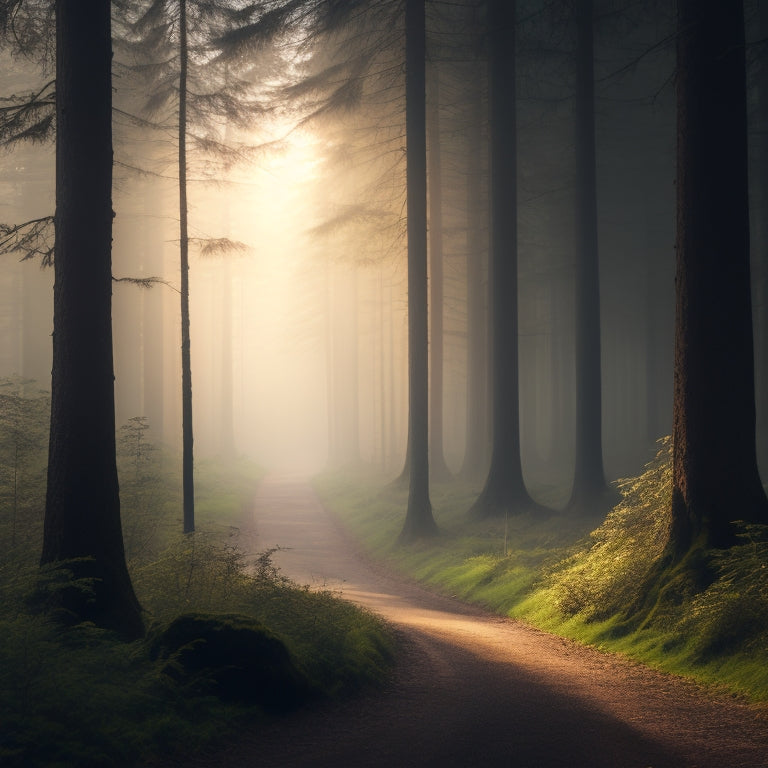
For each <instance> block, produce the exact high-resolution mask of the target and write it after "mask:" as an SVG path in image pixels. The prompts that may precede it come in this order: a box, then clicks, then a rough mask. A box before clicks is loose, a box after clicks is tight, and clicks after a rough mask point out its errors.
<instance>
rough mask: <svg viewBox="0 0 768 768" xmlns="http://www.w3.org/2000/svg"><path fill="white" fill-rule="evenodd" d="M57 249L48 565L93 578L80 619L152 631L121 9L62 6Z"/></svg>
mask: <svg viewBox="0 0 768 768" xmlns="http://www.w3.org/2000/svg"><path fill="white" fill-rule="evenodd" d="M56 41H57V42H56V253H55V286H54V310H53V312H54V336H53V369H52V382H51V384H52V392H51V434H50V445H49V455H48V488H47V495H46V506H45V526H44V538H43V550H42V556H41V564H48V563H55V562H58V561H68V560H71V559H73V558H83V559H80V560H78V561H77V562H75V563H71V564H70V563H65V565H66V566H67V567H70V568H71V569H72V571H73V573H74V575H75V577H77V578H90V579H93V595H92V599H89V596H87V595H84V594H83V593H82V592H80V591H79V590H77V589H76V588H72V589H70V590H68V591H67V592H66V593H65V594H64V595H62V600H63V607H64V608H65V609H66V610H68V611H69V612H71V613H70V617H71V618H72V619H73V620H75V621H78V620H86V621H93V622H94V623H95V624H97V625H98V626H102V627H106V628H108V629H112V630H115V631H117V632H118V633H120V634H121V635H123V636H125V637H127V638H136V637H140V636H141V635H142V634H143V632H144V627H143V623H142V618H141V609H140V607H139V603H138V601H137V599H136V596H135V594H134V592H133V587H132V585H131V580H130V577H129V575H128V570H127V568H126V564H125V552H124V549H123V537H122V530H121V525H120V497H119V491H118V483H117V466H116V462H115V399H114V374H113V362H112V318H111V311H112V306H111V305H112V265H111V247H112V125H111V121H112V114H111V105H112V80H111V65H112V44H111V38H110V4H109V3H108V2H106V0H102V2H91V3H89V4H88V11H87V13H83V6H82V2H78V0H58V2H57V3H56Z"/></svg>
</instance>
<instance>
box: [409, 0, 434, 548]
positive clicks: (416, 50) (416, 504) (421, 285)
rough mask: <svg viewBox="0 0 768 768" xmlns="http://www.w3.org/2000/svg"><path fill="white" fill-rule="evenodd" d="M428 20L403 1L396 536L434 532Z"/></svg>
mask: <svg viewBox="0 0 768 768" xmlns="http://www.w3.org/2000/svg"><path fill="white" fill-rule="evenodd" d="M425 66H426V21H425V7H424V0H406V3H405V114H406V117H405V123H406V126H405V133H406V142H407V152H408V154H407V164H408V165H407V172H406V174H407V179H406V185H407V195H408V203H407V213H408V409H409V410H408V469H409V482H408V509H407V512H406V515H405V523H404V524H403V530H402V531H401V533H400V540H401V541H407V540H410V539H414V538H419V537H424V536H432V535H434V534H435V533H436V532H437V525H436V524H435V520H434V518H433V517H432V502H431V501H430V498H429V382H428V367H427V356H428V341H427V337H428V330H427V326H428V318H427V132H426V104H425V102H426V80H425Z"/></svg>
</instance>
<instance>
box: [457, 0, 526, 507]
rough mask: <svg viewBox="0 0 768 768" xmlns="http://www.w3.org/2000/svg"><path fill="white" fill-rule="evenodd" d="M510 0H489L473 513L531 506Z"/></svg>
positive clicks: (513, 36)
mask: <svg viewBox="0 0 768 768" xmlns="http://www.w3.org/2000/svg"><path fill="white" fill-rule="evenodd" d="M515 5H516V4H515V2H513V1H512V0H491V2H490V5H489V10H488V15H489V18H488V25H489V37H490V61H491V66H490V113H491V119H490V126H491V128H490V130H491V257H490V269H489V280H490V281H491V290H492V297H491V318H492V323H493V329H492V335H493V338H492V346H493V352H492V360H491V370H492V377H493V384H492V386H493V405H492V408H493V448H492V451H493V452H492V455H491V467H490V470H489V472H488V477H487V479H486V481H485V487H484V488H483V491H482V493H481V494H480V496H479V498H478V499H477V501H476V502H475V504H474V505H473V507H472V509H471V510H470V514H472V515H473V516H476V517H480V518H482V517H489V516H493V515H505V514H508V513H516V512H520V511H522V510H523V509H524V508H530V507H532V506H534V502H533V500H532V499H531V498H530V496H529V495H528V492H527V490H526V488H525V483H524V482H523V470H522V462H521V456H520V411H519V408H520V405H519V401H520V394H519V393H520V388H519V363H518V301H517V125H516V106H515Z"/></svg>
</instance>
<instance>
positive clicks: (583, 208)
mask: <svg viewBox="0 0 768 768" xmlns="http://www.w3.org/2000/svg"><path fill="white" fill-rule="evenodd" d="M574 8H575V14H576V441H575V443H576V444H575V449H576V462H575V468H574V477H573V490H572V491H571V498H570V502H569V506H570V507H581V506H582V505H589V503H590V502H591V501H593V500H594V499H595V498H597V497H599V496H601V495H602V494H603V493H604V491H605V490H606V485H605V475H604V472H603V447H602V394H601V371H600V267H599V260H598V242H597V180H596V173H595V87H594V52H593V40H592V36H593V35H592V25H593V19H592V0H578V2H576V3H574Z"/></svg>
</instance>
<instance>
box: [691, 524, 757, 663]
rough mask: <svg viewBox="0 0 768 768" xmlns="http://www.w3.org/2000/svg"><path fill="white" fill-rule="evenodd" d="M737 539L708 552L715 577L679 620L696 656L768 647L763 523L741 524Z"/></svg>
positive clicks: (711, 655)
mask: <svg viewBox="0 0 768 768" xmlns="http://www.w3.org/2000/svg"><path fill="white" fill-rule="evenodd" d="M739 538H740V539H741V541H742V543H741V544H739V545H737V546H734V547H731V548H730V549H725V550H718V551H715V552H713V553H712V563H713V565H714V567H715V570H716V573H717V576H718V577H717V579H715V581H714V582H713V583H712V584H711V585H710V586H709V587H708V588H707V589H706V590H704V592H702V593H701V594H699V595H697V596H696V597H695V598H694V599H693V601H692V603H691V606H690V610H689V611H688V612H687V614H686V615H685V616H684V617H683V618H682V620H680V622H679V625H678V631H679V632H680V634H682V635H684V636H687V637H691V638H692V646H693V648H694V650H695V652H696V654H697V656H698V657H699V658H700V659H701V660H707V659H710V658H712V657H714V656H717V655H721V654H725V653H735V652H744V653H756V652H761V653H762V654H765V653H766V651H767V650H768V642H767V640H768V526H766V525H743V526H742V532H741V533H740V534H739Z"/></svg>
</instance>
